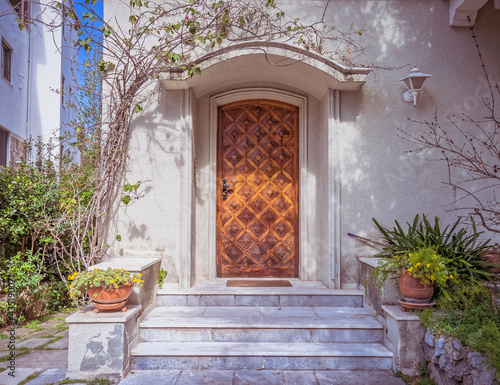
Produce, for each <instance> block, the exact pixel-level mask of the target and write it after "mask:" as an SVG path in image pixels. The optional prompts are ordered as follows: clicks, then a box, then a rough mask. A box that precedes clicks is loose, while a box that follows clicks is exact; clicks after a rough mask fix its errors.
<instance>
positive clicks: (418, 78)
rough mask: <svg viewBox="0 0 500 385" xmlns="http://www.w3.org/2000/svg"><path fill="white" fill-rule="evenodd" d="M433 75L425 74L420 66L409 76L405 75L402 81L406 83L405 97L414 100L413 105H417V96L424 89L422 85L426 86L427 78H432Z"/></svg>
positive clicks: (409, 100) (410, 100) (408, 100)
mask: <svg viewBox="0 0 500 385" xmlns="http://www.w3.org/2000/svg"><path fill="white" fill-rule="evenodd" d="M431 76H432V75H429V74H424V73H422V72H420V70H419V69H418V68H416V67H415V68H413V69H412V70H411V71H410V74H409V75H408V76H405V77H404V78H403V79H401V81H403V82H404V83H405V86H406V88H408V91H406V92H405V93H404V95H403V98H404V99H405V100H406V101H407V102H410V103H411V102H413V106H414V107H416V106H417V96H418V94H419V93H420V91H422V87H423V86H424V82H425V79H427V78H430V77H431Z"/></svg>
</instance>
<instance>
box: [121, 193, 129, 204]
mask: <svg viewBox="0 0 500 385" xmlns="http://www.w3.org/2000/svg"><path fill="white" fill-rule="evenodd" d="M121 201H122V202H123V203H124V204H126V205H128V204H129V203H130V196H129V195H125V196H123V197H122V199H121Z"/></svg>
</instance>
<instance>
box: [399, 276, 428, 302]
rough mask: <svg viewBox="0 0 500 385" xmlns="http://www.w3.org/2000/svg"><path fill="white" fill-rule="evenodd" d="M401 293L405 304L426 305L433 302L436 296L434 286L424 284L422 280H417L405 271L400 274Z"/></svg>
mask: <svg viewBox="0 0 500 385" xmlns="http://www.w3.org/2000/svg"><path fill="white" fill-rule="evenodd" d="M399 291H400V292H401V295H402V296H403V297H404V299H405V302H408V303H415V304H426V303H429V302H430V301H431V298H432V295H433V294H434V284H432V283H430V284H424V283H422V281H421V280H420V278H415V277H413V276H411V275H410V274H408V272H407V271H404V272H400V274H399Z"/></svg>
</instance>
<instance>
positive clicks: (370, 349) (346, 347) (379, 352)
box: [131, 342, 393, 358]
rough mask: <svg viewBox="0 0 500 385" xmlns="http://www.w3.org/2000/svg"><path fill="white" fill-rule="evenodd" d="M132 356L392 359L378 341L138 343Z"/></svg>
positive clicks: (391, 354) (389, 353)
mask: <svg viewBox="0 0 500 385" xmlns="http://www.w3.org/2000/svg"><path fill="white" fill-rule="evenodd" d="M131 355H132V356H133V357H355V358H357V357H371V358H373V357H377V358H392V357H393V353H392V352H391V351H390V350H389V349H387V348H386V347H385V346H384V345H382V344H381V343H340V342H335V343H321V342H285V343H283V342H140V343H139V344H138V345H137V346H136V347H135V348H134V349H132V352H131Z"/></svg>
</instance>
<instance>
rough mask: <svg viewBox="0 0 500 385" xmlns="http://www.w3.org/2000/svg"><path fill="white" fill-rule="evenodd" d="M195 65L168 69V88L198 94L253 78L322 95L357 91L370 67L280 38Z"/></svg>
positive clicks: (218, 54) (217, 53) (212, 55)
mask: <svg viewBox="0 0 500 385" xmlns="http://www.w3.org/2000/svg"><path fill="white" fill-rule="evenodd" d="M194 65H196V66H199V67H200V69H201V75H195V76H193V77H190V76H189V75H188V74H187V71H183V72H166V73H164V74H163V75H162V78H161V79H162V83H163V85H164V87H165V88H166V89H187V88H190V89H191V90H192V91H194V94H195V95H196V97H201V96H203V95H206V94H209V93H212V92H213V91H214V90H216V89H224V88H226V89H227V88H228V87H233V88H234V86H235V85H237V84H244V83H247V84H248V83H252V82H272V83H281V84H287V85H288V86H289V87H290V88H295V89H297V90H301V91H302V92H305V93H307V94H310V95H312V96H314V97H315V98H317V99H320V98H321V97H322V96H323V95H324V94H325V93H326V92H327V90H328V89H336V90H341V91H356V90H359V89H360V88H361V86H362V85H363V84H364V83H365V82H366V80H367V76H368V74H369V73H370V71H371V69H370V68H358V67H348V66H345V65H342V64H340V63H338V62H335V61H332V60H329V59H327V58H325V57H323V56H321V55H318V54H316V53H313V52H310V51H306V50H303V49H300V48H298V47H295V46H291V45H287V44H283V43H277V42H267V43H263V42H255V41H250V42H245V43H241V44H235V45H231V46H229V47H223V48H220V49H218V50H217V51H214V52H210V53H208V54H206V55H204V56H201V57H200V58H198V59H197V60H196V61H194Z"/></svg>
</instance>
